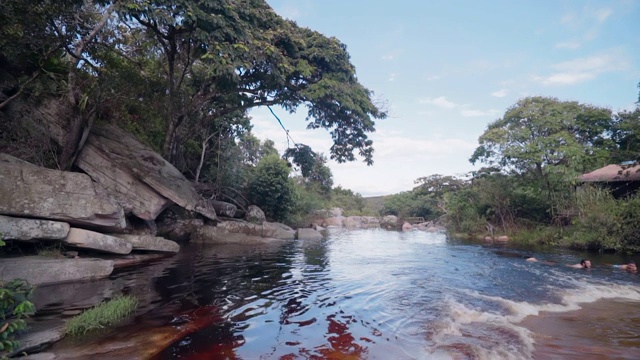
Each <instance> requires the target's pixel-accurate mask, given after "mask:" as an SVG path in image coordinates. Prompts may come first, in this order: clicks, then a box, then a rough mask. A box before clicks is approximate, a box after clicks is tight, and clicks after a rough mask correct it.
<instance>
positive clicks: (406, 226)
mask: <svg viewBox="0 0 640 360" xmlns="http://www.w3.org/2000/svg"><path fill="white" fill-rule="evenodd" d="M411 230H413V226H411V224H409V223H408V222H406V223H404V224H402V231H411Z"/></svg>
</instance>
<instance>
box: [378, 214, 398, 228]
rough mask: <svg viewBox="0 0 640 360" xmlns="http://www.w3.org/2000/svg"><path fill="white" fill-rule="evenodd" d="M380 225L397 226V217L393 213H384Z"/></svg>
mask: <svg viewBox="0 0 640 360" xmlns="http://www.w3.org/2000/svg"><path fill="white" fill-rule="evenodd" d="M380 226H383V227H387V228H392V227H396V226H398V217H397V216H395V215H386V216H384V217H383V218H382V220H380Z"/></svg>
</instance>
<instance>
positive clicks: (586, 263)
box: [567, 259, 591, 269]
mask: <svg viewBox="0 0 640 360" xmlns="http://www.w3.org/2000/svg"><path fill="white" fill-rule="evenodd" d="M567 266H568V267H572V268H576V269H591V261H589V260H587V259H582V260H580V264H567Z"/></svg>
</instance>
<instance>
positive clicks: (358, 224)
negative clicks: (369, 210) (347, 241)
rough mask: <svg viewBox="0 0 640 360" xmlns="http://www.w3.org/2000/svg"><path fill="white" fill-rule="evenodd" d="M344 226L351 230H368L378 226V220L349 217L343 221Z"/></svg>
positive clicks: (367, 217) (369, 217)
mask: <svg viewBox="0 0 640 360" xmlns="http://www.w3.org/2000/svg"><path fill="white" fill-rule="evenodd" d="M344 226H345V227H348V228H352V229H363V228H364V229H368V228H375V227H379V226H380V220H379V219H378V218H377V217H373V216H349V217H347V218H346V219H344Z"/></svg>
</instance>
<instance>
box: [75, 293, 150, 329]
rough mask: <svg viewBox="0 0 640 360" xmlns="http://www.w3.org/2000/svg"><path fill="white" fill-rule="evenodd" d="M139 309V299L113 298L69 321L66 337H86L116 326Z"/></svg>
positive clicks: (130, 297) (127, 297)
mask: <svg viewBox="0 0 640 360" xmlns="http://www.w3.org/2000/svg"><path fill="white" fill-rule="evenodd" d="M137 307H138V299H137V298H136V297H134V296H119V297H116V298H113V299H111V300H110V301H107V302H103V303H102V304H100V305H98V306H96V307H94V308H92V309H89V310H87V311H85V312H83V313H82V314H80V315H78V316H76V317H74V318H72V319H71V320H69V321H68V322H67V325H66V327H65V335H72V336H79V335H84V334H86V333H87V332H89V331H92V330H96V329H102V328H104V327H106V326H110V325H114V324H115V323H117V322H118V321H120V320H122V319H124V318H126V317H127V316H129V315H131V314H133V312H135V310H136V308H137Z"/></svg>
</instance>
